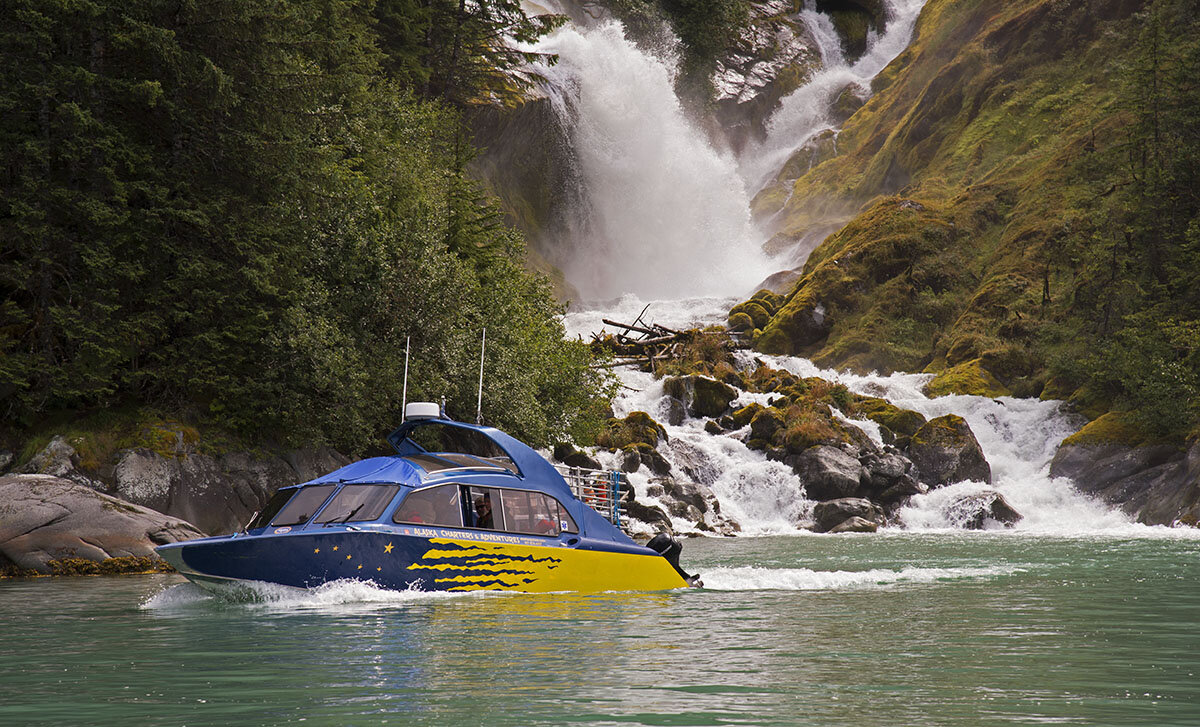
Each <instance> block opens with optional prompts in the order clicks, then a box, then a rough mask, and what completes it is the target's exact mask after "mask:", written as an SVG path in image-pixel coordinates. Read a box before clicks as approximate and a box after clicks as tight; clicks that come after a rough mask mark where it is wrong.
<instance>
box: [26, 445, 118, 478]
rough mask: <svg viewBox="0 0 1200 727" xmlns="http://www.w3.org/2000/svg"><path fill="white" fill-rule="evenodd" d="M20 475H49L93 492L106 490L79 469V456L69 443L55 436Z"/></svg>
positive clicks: (34, 456) (27, 463) (27, 464)
mask: <svg viewBox="0 0 1200 727" xmlns="http://www.w3.org/2000/svg"><path fill="white" fill-rule="evenodd" d="M20 473H21V474H28V475H50V476H52V477H61V478H63V479H66V480H70V481H71V482H74V483H75V484H77V485H83V486H84V487H90V488H92V489H93V490H106V489H108V488H107V487H106V486H105V484H104V483H103V482H101V481H100V480H99V479H96V478H94V477H92V476H90V475H88V474H87V473H85V472H83V471H82V470H81V469H80V467H79V454H78V453H77V452H76V451H75V448H74V447H72V446H71V444H70V442H68V441H67V439H66V438H65V437H63V436H56V437H54V438H53V439H51V440H50V443H49V444H47V445H46V446H45V447H43V448H42V450H41V451H40V452H38V453H37V454H35V455H33V457H32V458H31V459H30V460H29V461H28V462H26V463H25V466H24V467H21V468H20Z"/></svg>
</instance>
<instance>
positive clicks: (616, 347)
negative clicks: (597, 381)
mask: <svg viewBox="0 0 1200 727" xmlns="http://www.w3.org/2000/svg"><path fill="white" fill-rule="evenodd" d="M648 307H649V306H647V308H648ZM645 313H646V309H645V308H643V309H642V313H641V314H640V315H638V317H637V319H636V320H634V322H633V323H622V322H620V321H614V320H610V319H608V318H604V319H602V320H603V321H604V325H606V326H612V327H613V328H615V329H616V330H617V332H616V333H604V332H601V333H593V334H592V343H591V345H592V348H593V349H594V350H596V351H605V352H608V353H610V354H612V356H613V359H612V360H611V361H609V362H607V363H604V364H600V365H601V366H609V367H615V366H638V367H641V368H642V369H643V370H645V371H649V372H651V373H656V372H657V370H658V367H659V365H660V364H661V363H663V362H664V361H670V360H673V359H677V358H679V357H680V356H681V355H682V354H683V349H684V347H685V346H686V345H687V344H689V343H692V342H694V341H695V340H696V339H697V338H698V337H700V336H706V335H720V334H712V333H707V332H705V331H700V330H697V329H691V330H687V331H677V330H675V329H673V328H667V327H666V326H663V325H659V324H657V323H645V322H644V321H643V320H642V316H644V315H645Z"/></svg>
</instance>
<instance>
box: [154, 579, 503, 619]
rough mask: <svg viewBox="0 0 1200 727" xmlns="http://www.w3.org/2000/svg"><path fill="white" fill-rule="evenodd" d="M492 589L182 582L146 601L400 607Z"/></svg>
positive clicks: (159, 607) (171, 606)
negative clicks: (457, 590)
mask: <svg viewBox="0 0 1200 727" xmlns="http://www.w3.org/2000/svg"><path fill="white" fill-rule="evenodd" d="M494 595H496V594H494V593H491V592H488V591H472V592H470V593H449V592H445V591H422V590H419V589H416V588H410V589H407V590H389V589H386V588H381V587H379V586H377V585H375V584H374V583H372V582H370V581H358V580H353V579H342V580H337V581H331V582H329V583H324V584H322V585H320V586H317V587H316V588H292V587H290V586H281V585H279V584H276V583H263V582H258V581H249V582H243V583H237V584H233V585H230V586H229V587H227V588H223V589H221V590H219V591H210V590H207V589H204V588H201V587H199V586H197V585H195V584H193V583H180V584H176V585H173V586H171V587H169V588H166V589H164V590H163V591H161V592H159V593H156V594H154V595H153V596H151V597H149V598H148V599H146V601H145V602H144V603H142V606H141V607H142V608H143V609H146V610H151V611H171V610H180V609H190V608H194V607H196V606H198V605H213V604H220V605H230V604H232V605H239V606H243V607H248V608H257V609H262V610H265V611H269V612H275V611H280V612H288V611H306V610H311V611H344V610H347V609H349V610H358V609H360V608H363V607H367V608H379V607H384V608H387V607H399V606H405V605H409V604H412V603H421V602H427V601H430V600H435V599H447V598H468V597H486V596H494Z"/></svg>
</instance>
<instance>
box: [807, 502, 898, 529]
mask: <svg viewBox="0 0 1200 727" xmlns="http://www.w3.org/2000/svg"><path fill="white" fill-rule="evenodd" d="M851 518H861V519H863V520H866V521H869V522H871V523H874V524H875V525H876V527H878V526H879V525H882V524H883V522H884V515H883V510H881V509H880V508H879V506H878V505H876V504H875V503H873V502H871V501H870V500H867V499H865V498H862V497H841V498H838V499H836V500H827V501H825V502H819V503H817V506H816V507H814V508H813V530H814V531H815V532H818V533H825V532H830V531H832V530H833V529H834V528H836V527H837V526H838V525H840V524H842V523H844V522H846V521H847V520H849V519H851ZM856 532H857V531H856Z"/></svg>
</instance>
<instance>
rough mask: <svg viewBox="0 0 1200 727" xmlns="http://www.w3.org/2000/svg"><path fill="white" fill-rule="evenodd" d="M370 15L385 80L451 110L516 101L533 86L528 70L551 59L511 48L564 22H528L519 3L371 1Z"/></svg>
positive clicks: (558, 18)
mask: <svg viewBox="0 0 1200 727" xmlns="http://www.w3.org/2000/svg"><path fill="white" fill-rule="evenodd" d="M374 15H375V18H376V20H377V25H376V29H377V32H378V34H379V45H380V48H381V50H382V51H383V53H384V56H385V58H384V63H383V66H384V68H385V69H386V70H387V71H388V72H389V74H390V75H391V76H392V77H393V78H394V79H396V80H397V82H398V83H400V84H401V86H402V87H404V88H407V89H411V90H413V91H415V92H416V93H418V94H420V95H421V96H423V97H425V98H428V99H434V98H437V99H442V100H444V101H448V102H449V103H451V104H452V105H454V106H457V107H465V106H469V105H472V104H478V103H496V102H501V103H513V102H516V101H519V100H520V99H521V98H522V97H523V94H524V93H525V92H526V91H528V90H529V89H530V88H532V87H533V86H534V85H535V84H536V83H537V82H538V81H539V80H540V76H539V75H538V74H537V72H536V71H535V70H534V68H533V64H535V63H538V62H541V63H546V64H553V63H554V62H555V61H556V60H557V58H556V57H555V56H553V55H551V54H546V53H537V52H533V51H526V50H520V49H519V48H518V47H517V45H518V44H523V45H528V44H531V43H533V42H535V41H536V40H538V39H539V38H541V37H542V36H543V35H545V34H546V33H549V32H550V31H552V30H554V29H555V28H557V27H559V26H561V25H562V24H563V23H564V22H566V20H567V18H566V16H564V15H536V16H533V17H530V16H529V15H526V13H525V11H524V10H523V9H522V7H521V3H520V2H519V0H477V1H475V2H471V3H467V2H465V1H464V0H377V2H376V3H375V8H374Z"/></svg>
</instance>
